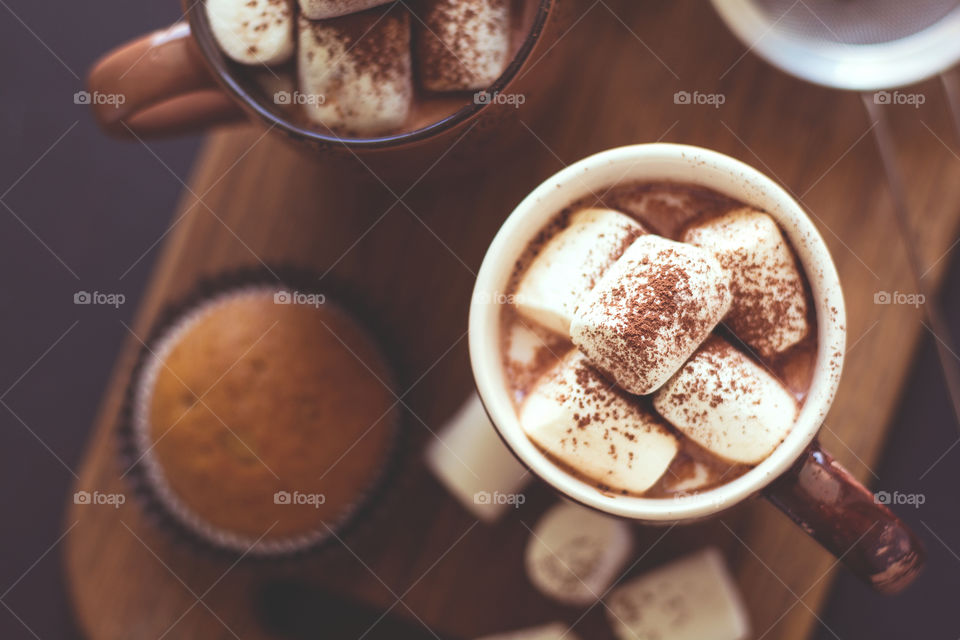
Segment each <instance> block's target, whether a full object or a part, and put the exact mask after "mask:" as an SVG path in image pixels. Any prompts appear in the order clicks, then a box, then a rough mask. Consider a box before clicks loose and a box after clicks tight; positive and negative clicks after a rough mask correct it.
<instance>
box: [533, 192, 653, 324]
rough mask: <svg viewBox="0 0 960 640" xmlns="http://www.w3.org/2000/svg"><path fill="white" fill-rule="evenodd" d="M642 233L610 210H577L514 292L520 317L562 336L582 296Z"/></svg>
mask: <svg viewBox="0 0 960 640" xmlns="http://www.w3.org/2000/svg"><path fill="white" fill-rule="evenodd" d="M643 233H644V229H643V227H642V226H640V224H639V223H638V222H636V221H635V220H634V219H633V218H631V217H629V216H627V215H624V214H622V213H618V212H617V211H612V210H610V209H582V210H580V211H578V212H576V213H575V214H573V215H572V216H571V217H570V222H569V224H568V225H567V226H566V227H565V228H564V229H563V230H561V231H560V232H558V233H556V234H555V235H554V236H553V237H552V238H550V240H548V241H547V243H546V244H545V245H544V246H543V247H542V248H541V250H540V252H539V253H538V254H537V256H536V257H535V258H534V259H533V261H532V262H531V263H530V265H529V266H528V267H527V270H526V272H525V273H524V274H523V276H522V277H521V279H520V283H519V284H518V285H517V290H516V292H515V294H516V295H515V300H516V305H517V309H518V311H519V312H520V314H521V315H523V316H524V317H526V318H529V319H530V320H532V321H534V322H536V323H538V324H540V325H541V326H544V327H546V328H547V329H550V330H551V331H554V332H556V333H559V334H561V335H563V336H567V335H569V334H570V322H571V321H572V320H573V314H574V311H576V309H577V306H578V305H579V304H580V300H581V299H582V298H583V296H584V295H585V294H586V293H587V292H588V291H590V289H591V288H593V285H594V284H595V283H596V281H597V280H599V279H600V277H601V276H602V275H603V273H604V271H606V270H607V268H609V267H610V265H612V264H613V263H614V262H615V261H616V259H617V258H619V257H620V255H621V254H622V253H623V251H624V249H626V248H627V246H628V245H629V244H630V243H631V242H632V241H633V240H634V239H635V238H637V236H640V235H642V234H643Z"/></svg>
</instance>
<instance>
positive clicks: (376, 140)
mask: <svg viewBox="0 0 960 640" xmlns="http://www.w3.org/2000/svg"><path fill="white" fill-rule="evenodd" d="M555 3H556V0H538V5H537V12H536V15H535V16H534V20H533V25H532V26H531V27H530V31H529V33H527V35H526V36H525V37H524V40H523V43H522V44H521V45H520V49H519V50H518V51H517V53H516V55H515V56H514V57H513V59H512V60H511V61H510V63H509V64H508V65H507V67H506V68H505V69H504V71H503V73H502V74H500V77H499V78H497V79H496V81H494V83H493V84H492V85H490V86H489V87H487V88H486V89H484V91H486V92H487V93H490V94H495V93H500V92H502V91H503V90H504V89H505V88H506V86H507V85H508V84H510V82H512V81H513V79H514V78H515V77H516V75H517V73H518V72H519V71H520V70H521V69H523V67H524V65H525V64H526V62H527V60H528V59H529V57H530V53H531V52H532V51H533V49H534V47H535V45H536V44H537V43H538V42H539V40H540V36H541V35H542V34H543V30H544V26H545V25H546V22H547V18H548V16H549V15H550V12H551V10H552V9H553V7H554V5H555ZM182 4H183V6H184V11H185V12H186V17H187V20H188V22H189V23H190V31H191V33H192V35H193V39H194V42H196V43H197V46H198V48H199V49H200V52H201V53H202V54H203V59H204V61H205V62H206V64H207V66H208V67H209V69H210V71H211V73H212V74H213V76H214V78H215V79H216V80H217V82H218V83H219V84H220V86H221V87H222V88H223V89H224V90H225V91H226V92H227V93H228V94H229V95H230V96H231V97H232V98H233V99H234V100H236V101H237V103H238V104H240V105H241V106H242V107H243V108H244V110H246V111H247V112H249V113H251V114H252V115H254V116H255V117H256V118H258V119H259V120H261V121H262V122H264V123H266V124H268V125H270V126H272V127H273V128H275V129H278V130H279V131H281V132H283V133H284V134H286V135H287V136H290V137H291V138H294V139H298V140H303V141H309V142H311V143H314V144H322V145H327V146H343V147H346V148H347V149H351V148H356V149H364V150H367V149H390V148H395V147H402V146H404V145H406V144H409V143H414V142H420V141H423V140H428V139H430V138H432V137H434V136H437V135H440V134H443V133H444V132H446V131H448V130H451V129H453V128H454V127H456V126H457V125H459V124H461V123H463V122H467V121H468V120H470V119H472V118H473V117H474V116H476V115H478V114H479V113H480V112H481V111H482V110H483V109H485V108H487V107H489V106H490V103H489V102H487V103H477V102H475V101H474V102H468V103H467V104H466V105H465V106H463V107H461V108H460V109H458V110H457V111H455V112H453V113H451V114H450V115H448V116H446V117H445V118H442V119H440V120H437V121H436V122H433V123H431V124H429V125H427V126H425V127H421V128H419V129H414V130H413V131H407V132H403V133H396V134H391V135H386V136H372V137H358V138H350V137H339V136H336V135H328V134H325V133H323V132H320V131H317V130H315V129H311V128H309V127H304V126H300V125H298V124H297V123H295V122H293V121H292V120H289V119H287V118H282V117H280V116H279V115H277V114H276V113H273V112H272V111H271V110H270V109H268V108H266V107H265V106H264V105H263V104H261V101H259V100H257V99H256V98H254V96H253V95H251V94H250V92H248V91H247V90H246V89H245V88H244V87H243V85H242V84H241V83H240V82H239V81H238V80H237V78H236V77H235V75H236V74H234V73H233V72H231V71H230V69H229V66H228V59H227V57H226V55H225V54H224V53H223V52H222V51H221V50H220V48H219V47H218V46H217V44H216V42H215V40H214V37H213V34H212V32H211V30H210V23H209V20H208V19H207V13H206V11H204V10H203V8H204V7H205V5H206V0H201V1H200V2H191V0H182ZM401 4H404V3H401Z"/></svg>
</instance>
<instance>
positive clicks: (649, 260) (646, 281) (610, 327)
mask: <svg viewBox="0 0 960 640" xmlns="http://www.w3.org/2000/svg"><path fill="white" fill-rule="evenodd" d="M730 301H731V295H730V286H729V277H728V276H727V273H726V272H725V271H724V270H723V269H722V268H721V266H720V263H719V262H717V259H716V258H714V257H713V255H711V254H710V253H709V252H707V251H705V250H703V249H700V248H699V247H694V246H692V245H689V244H684V243H682V242H674V241H672V240H667V239H666V238H661V237H660V236H656V235H652V234H650V235H645V236H641V237H639V238H637V239H636V240H635V241H634V242H633V244H631V245H630V246H629V247H628V248H627V250H626V251H625V252H624V253H623V255H622V256H621V257H620V259H619V260H617V261H616V262H615V263H614V264H613V266H611V267H610V268H609V269H607V272H606V273H605V274H604V275H603V277H602V278H601V279H600V281H599V282H598V283H597V285H596V286H595V287H594V288H593V290H592V291H591V292H590V293H589V294H588V295H587V296H586V297H585V298H584V299H583V301H582V302H581V303H580V306H579V307H578V308H577V312H576V314H575V315H574V319H573V322H572V323H571V325H570V337H571V339H572V340H573V343H574V344H575V345H577V346H578V347H579V348H580V350H581V351H583V352H584V353H585V354H586V355H587V357H588V358H589V359H590V361H591V362H592V363H593V364H594V365H595V366H596V367H597V368H599V369H600V370H601V371H602V372H604V373H605V374H606V375H607V376H608V377H610V378H612V379H613V380H615V381H616V382H617V384H619V385H620V386H621V387H623V388H624V389H626V390H627V391H629V392H630V393H636V394H639V395H645V394H648V393H651V392H652V391H655V390H656V389H657V388H658V387H660V385H662V384H663V383H664V382H666V381H667V379H669V378H670V376H672V375H673V374H674V373H675V372H676V371H677V369H679V368H680V365H682V364H683V363H684V361H685V360H686V359H687V358H689V357H690V355H691V354H693V352H694V351H695V350H696V348H697V347H698V346H699V345H700V343H701V342H703V341H704V340H705V339H706V337H707V336H708V335H710V332H711V331H712V330H713V328H714V327H715V326H716V325H717V323H718V322H720V319H721V318H723V316H724V315H725V314H726V313H727V310H728V309H729V308H730Z"/></svg>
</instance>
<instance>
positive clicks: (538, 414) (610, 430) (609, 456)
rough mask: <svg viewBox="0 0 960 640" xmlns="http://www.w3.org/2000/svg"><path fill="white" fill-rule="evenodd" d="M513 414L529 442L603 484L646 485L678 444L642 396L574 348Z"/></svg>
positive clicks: (628, 488) (635, 488) (616, 487)
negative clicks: (615, 382) (624, 389)
mask: <svg viewBox="0 0 960 640" xmlns="http://www.w3.org/2000/svg"><path fill="white" fill-rule="evenodd" d="M519 418H520V426H521V427H522V428H523V430H524V432H526V434H527V437H529V438H530V439H531V440H532V441H533V442H534V443H536V444H537V445H539V446H540V447H541V448H542V449H544V450H545V451H546V452H547V453H548V454H549V455H551V456H553V458H555V459H556V460H558V461H559V462H561V463H562V464H565V465H567V466H569V467H570V468H572V469H576V470H577V471H578V472H579V473H580V474H582V475H583V476H585V477H586V478H588V479H589V480H591V481H593V482H595V483H596V484H597V486H598V487H599V488H601V489H604V490H610V491H619V492H623V493H642V492H643V491H646V490H647V489H649V488H650V487H651V486H652V485H653V484H654V483H655V482H656V481H657V479H658V478H659V477H660V476H661V475H663V472H664V471H666V470H667V467H668V466H670V461H671V460H673V457H674V456H675V455H676V453H677V449H678V446H679V445H678V443H677V439H676V437H674V435H673V434H671V433H670V431H669V430H668V428H667V426H666V425H665V424H664V422H663V421H662V420H661V419H660V418H659V417H658V416H657V415H656V414H655V413H653V411H651V410H650V409H648V408H647V407H646V406H645V404H644V402H643V400H641V399H639V398H634V397H632V396H629V395H627V394H625V393H623V392H622V391H621V390H620V389H618V388H616V386H615V385H613V384H611V383H610V381H608V380H606V379H604V378H603V377H602V376H601V375H600V374H599V373H598V372H597V371H596V370H595V369H594V368H593V367H591V366H590V363H589V362H588V361H587V359H586V358H585V357H584V356H583V354H581V353H580V352H579V351H577V350H576V349H571V350H570V351H569V352H568V353H567V354H566V355H565V356H564V357H563V359H562V360H561V361H560V362H559V363H557V365H556V366H554V367H553V368H552V369H550V370H549V371H548V372H547V373H545V374H544V375H543V376H542V377H541V378H540V380H538V381H537V383H536V384H535V385H534V387H533V388H532V389H531V390H530V393H529V395H528V396H527V398H526V400H525V401H524V402H523V404H522V405H521V406H520V411H519Z"/></svg>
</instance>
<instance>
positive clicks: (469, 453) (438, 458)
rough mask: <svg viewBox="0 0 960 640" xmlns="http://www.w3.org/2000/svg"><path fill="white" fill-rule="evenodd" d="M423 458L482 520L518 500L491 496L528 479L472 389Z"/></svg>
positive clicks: (512, 492) (513, 491)
mask: <svg viewBox="0 0 960 640" xmlns="http://www.w3.org/2000/svg"><path fill="white" fill-rule="evenodd" d="M426 462H427V468H428V469H430V471H432V472H433V474H434V475H435V476H436V477H437V479H438V480H439V481H440V482H441V483H443V485H444V486H445V487H446V488H447V490H448V491H449V492H450V493H451V494H452V495H453V496H454V497H455V498H456V499H457V500H458V501H459V502H460V504H462V505H463V506H464V508H466V509H467V510H468V511H470V512H471V513H473V515H475V516H476V517H477V518H479V519H480V520H483V521H484V522H494V521H495V520H497V519H498V518H499V517H500V516H501V515H503V512H504V511H505V510H506V509H508V508H509V509H514V508H516V507H517V506H519V504H522V501H520V500H516V499H514V500H500V499H494V498H497V497H498V496H514V497H516V496H519V495H520V491H521V489H523V487H525V486H526V485H527V483H528V482H530V480H532V476H531V475H530V473H529V472H528V471H527V469H526V467H524V466H523V465H522V464H520V463H519V462H517V459H516V458H515V457H514V455H513V453H512V452H511V451H510V450H509V449H507V446H506V445H505V444H503V440H501V439H500V436H499V435H497V430H496V428H495V427H494V426H493V424H492V423H491V422H490V418H488V417H487V412H486V410H485V409H484V408H483V404H482V403H481V402H480V397H479V396H478V395H477V394H475V393H471V394H470V397H469V398H467V400H466V401H465V402H464V403H463V406H462V407H460V410H459V411H457V413H456V414H455V415H454V416H453V417H452V418H450V420H449V421H448V422H447V424H445V425H444V426H443V429H441V430H440V432H439V433H438V434H436V437H435V438H434V439H433V440H432V441H431V442H430V444H429V445H428V447H427V453H426Z"/></svg>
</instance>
